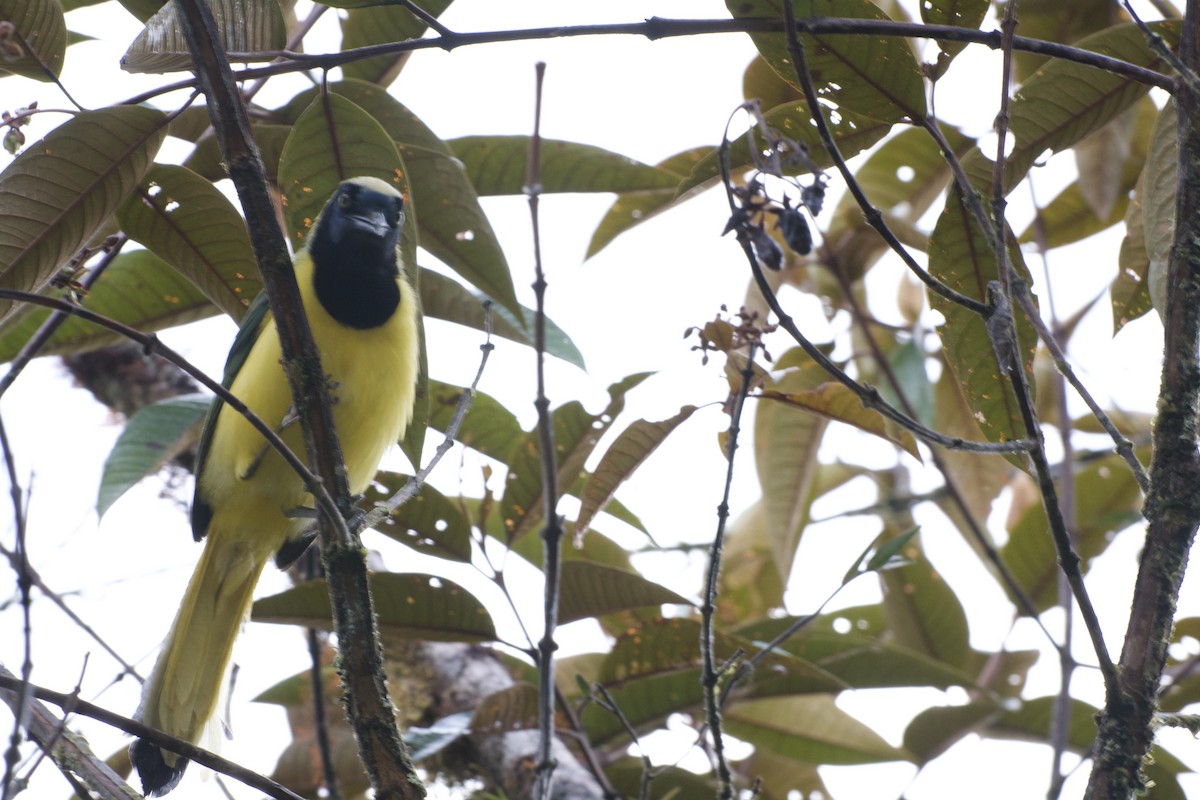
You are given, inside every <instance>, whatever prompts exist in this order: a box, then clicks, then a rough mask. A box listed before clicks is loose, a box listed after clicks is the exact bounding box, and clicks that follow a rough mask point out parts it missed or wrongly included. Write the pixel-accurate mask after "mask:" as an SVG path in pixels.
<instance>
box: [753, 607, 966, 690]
mask: <svg viewBox="0 0 1200 800" xmlns="http://www.w3.org/2000/svg"><path fill="white" fill-rule="evenodd" d="M872 612H873V613H875V612H878V613H877V616H879V617H880V618H881V619H880V620H879V622H878V624H879V626H880V627H882V626H883V621H882V616H883V614H882V611H881V610H880V609H879V608H878V607H875V608H873V609H872ZM797 619H798V618H796V617H780V618H777V619H765V620H762V621H758V622H754V623H751V624H749V625H744V626H742V627H739V628H738V629H737V631H736V633H737V635H738V636H739V637H741V638H743V639H747V640H750V641H752V642H753V643H754V645H755V646H756V647H760V646H765V645H766V643H767V642H769V641H771V640H772V639H774V638H775V637H776V636H777V635H779V634H780V633H782V632H783V631H784V630H785V629H787V628H788V627H790V626H791V625H793V624H794V623H795V622H796V621H797ZM835 621H838V623H839V625H841V626H848V628H849V630H848V631H846V632H840V631H843V630H846V629H845V628H844V627H838V628H837V631H835V630H833V629H832V628H833V625H834V622H835ZM860 624H862V625H865V623H863V622H862V620H861V616H860V615H858V614H857V613H856V612H855V610H854V609H843V610H842V611H836V612H832V613H829V614H825V615H823V616H822V617H819V618H817V619H815V620H813V621H812V622H811V623H810V624H809V625H808V626H806V627H804V628H803V629H801V630H800V631H799V632H798V633H797V634H796V635H794V636H792V637H791V638H789V639H788V640H787V641H785V642H783V644H781V645H779V646H778V649H779V650H781V651H783V652H786V653H790V654H791V655H793V656H795V657H797V658H799V659H802V660H804V661H805V662H807V663H810V664H812V665H813V666H816V667H819V668H820V669H823V670H825V671H826V672H827V673H829V674H830V675H833V676H834V677H835V678H837V679H838V680H840V681H842V682H843V683H844V684H845V685H846V686H847V687H850V688H853V689H885V688H897V687H904V686H932V687H936V688H939V689H945V688H948V687H950V686H966V687H970V686H972V685H973V684H974V682H975V681H974V677H973V676H972V675H970V674H968V672H967V671H966V670H965V669H959V668H956V667H952V666H950V665H949V664H946V663H945V662H943V661H939V660H937V659H935V658H932V657H930V656H928V655H925V654H924V653H920V652H918V651H916V650H913V649H911V648H909V647H905V646H904V645H902V644H899V643H897V642H895V641H894V640H893V639H892V638H891V636H890V635H888V634H886V633H883V632H876V631H873V630H871V628H870V627H869V626H868V627H860Z"/></svg>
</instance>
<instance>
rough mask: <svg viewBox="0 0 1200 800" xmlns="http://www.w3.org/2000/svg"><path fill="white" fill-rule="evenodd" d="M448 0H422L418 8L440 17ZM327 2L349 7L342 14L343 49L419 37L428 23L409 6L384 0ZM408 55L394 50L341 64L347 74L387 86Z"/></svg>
mask: <svg viewBox="0 0 1200 800" xmlns="http://www.w3.org/2000/svg"><path fill="white" fill-rule="evenodd" d="M450 3H451V0H424V2H422V3H421V10H423V11H425V13H427V14H429V15H431V16H433V17H439V16H441V14H442V12H443V11H445V10H446V8H447V6H449V5H450ZM330 5H333V6H336V7H340V8H349V9H350V12H349V13H348V14H346V15H345V16H343V17H342V18H341V24H342V50H343V51H345V50H351V49H353V48H356V47H369V46H371V45H375V44H391V43H393V42H403V41H407V40H409V39H420V38H421V36H422V35H423V34H424V33H425V31H426V29H427V28H428V27H429V26H428V25H426V23H425V22H424V20H422V19H420V18H419V17H417V16H415V15H414V14H413V13H412V12H411V11H409V10H408V9H406V8H402V7H400V6H399V5H395V4H391V3H387V2H384V1H383V0H338V2H334V3H331V4H330ZM366 6H375V8H366ZM408 56H409V54H408V53H396V54H395V55H390V56H377V57H375V58H368V59H365V60H362V61H352V62H350V63H349V64H344V65H343V66H342V73H343V74H344V75H345V76H346V77H347V78H357V79H359V80H364V81H370V82H372V83H378V84H381V85H384V86H386V85H387V84H389V83H391V82H392V81H393V80H395V78H396V75H397V74H398V73H399V72H400V70H401V69H402V68H403V66H404V64H405V62H406V61H407V60H408Z"/></svg>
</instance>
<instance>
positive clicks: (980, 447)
mask: <svg viewBox="0 0 1200 800" xmlns="http://www.w3.org/2000/svg"><path fill="white" fill-rule="evenodd" d="M718 154H719V161H720V165H721V178H722V182H723V184H724V186H725V193H726V196H727V198H728V200H729V206H730V208H731V209H732V210H733V211H734V212H735V213H736V212H738V211H740V209H739V208H738V207H737V204H736V201H735V199H734V194H733V185H732V182H731V179H730V175H729V158H728V154H729V138H728V137H725V139H724V140H723V141H722V143H721V147H720V148H719V151H718ZM738 244H739V245H741V247H742V251H743V252H744V253H745V255H746V260H747V263H748V264H749V265H750V271H751V273H752V274H753V275H754V282H755V284H757V286H758V289H759V291H760V292H761V293H762V296H763V299H764V300H766V302H767V306H768V308H770V309H771V313H773V314H774V315H775V317H776V319H777V320H778V323H779V327H781V328H783V329H784V330H785V331H786V332H787V333H788V334H789V335H790V336H791V337H792V339H794V340H795V341H796V343H797V344H798V345H800V349H802V350H803V351H804V352H805V354H807V355H808V357H809V358H811V359H812V360H813V361H815V362H816V363H817V365H818V366H819V367H821V369H823V370H824V371H825V372H827V373H828V374H829V376H830V377H832V378H834V379H835V380H836V381H837V382H838V383H840V384H842V385H843V386H845V387H846V388H848V389H850V390H851V391H852V392H854V393H855V394H856V395H857V396H858V398H859V400H860V401H861V402H862V404H863V406H864V407H865V408H870V409H874V410H876V411H878V412H879V413H880V414H881V415H883V416H884V417H887V418H888V419H890V420H891V421H892V422H895V423H896V424H897V425H899V426H900V427H902V428H904V429H905V430H907V431H909V432H910V433H912V434H913V435H914V436H916V437H917V438H918V439H921V440H922V441H924V442H926V443H927V444H937V445H941V446H942V447H946V448H948V449H951V450H962V451H964V452H969V453H993V454H1004V453H1021V452H1025V451H1027V450H1029V449H1030V448H1031V447H1033V442H1032V441H1030V440H1028V439H1013V440H1011V441H1007V442H976V441H971V440H968V439H963V438H961V437H958V436H946V435H945V434H942V433H938V432H937V431H935V430H932V429H931V428H928V427H926V426H925V425H923V424H921V423H920V422H918V421H917V420H915V419H913V418H912V417H910V416H908V415H907V414H905V413H904V412H902V411H900V410H899V409H897V408H895V407H894V406H892V405H891V404H890V403H888V402H887V401H885V400H884V399H883V398H882V397H881V396H880V395H879V391H878V390H877V389H875V388H874V387H871V386H866V385H864V384H861V383H859V382H858V381H856V380H854V378H851V377H850V376H849V375H848V374H847V373H846V371H845V370H843V369H842V368H841V367H839V366H838V365H837V364H835V363H833V361H831V360H830V359H829V357H828V356H826V355H825V354H824V353H823V352H821V350H820V349H819V348H817V347H816V345H814V344H813V343H812V342H810V341H809V340H808V338H807V337H806V336H805V335H804V334H803V333H801V331H800V328H799V327H797V325H796V321H795V320H794V319H792V317H791V315H790V314H788V313H787V312H786V311H784V310H783V307H782V306H781V305H780V304H779V298H778V297H776V295H775V292H774V290H773V289H772V288H771V284H770V283H769V282H768V281H767V278H766V276H765V275H764V274H763V270H762V265H760V264H759V262H758V258H757V257H756V256H755V254H754V250H753V248H752V247H751V245H750V243H749V242H748V241H747V239H746V236H745V235H744V231H743V230H741V229H739V230H738Z"/></svg>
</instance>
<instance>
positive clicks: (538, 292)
mask: <svg viewBox="0 0 1200 800" xmlns="http://www.w3.org/2000/svg"><path fill="white" fill-rule="evenodd" d="M534 74H535V83H534V112H533V114H534V116H533V136H532V137H530V140H529V164H528V171H527V172H526V176H525V194H526V196H527V197H528V198H529V216H530V220H531V223H532V226H533V269H534V280H533V293H534V296H535V297H536V298H537V305H536V311H535V315H534V337H533V338H534V354H535V358H536V370H537V398H536V399H535V400H534V407H535V408H536V409H537V416H538V421H537V432H538V451H539V454H540V456H541V464H542V499H543V502H544V510H543V512H542V514H543V518H544V519H545V521H546V522H545V525H544V526H543V528H542V541H543V543H544V547H543V551H544V552H543V556H542V571H543V572H544V573H545V577H546V587H545V595H544V600H543V606H542V610H543V617H544V620H543V622H544V627H543V630H542V638H541V639H540V640H539V641H538V648H537V656H538V659H537V662H538V664H537V666H538V735H539V740H538V763H537V765H536V767H535V770H536V779H535V781H536V782H535V784H534V793H533V796H534V797H535V798H538V800H545V798H548V797H550V789H551V786H552V784H553V779H554V767H555V763H556V762H555V760H554V750H553V744H554V687H555V683H554V651H555V650H557V649H558V643H557V642H555V641H554V633H555V630H556V628H557V627H558V596H559V588H560V587H559V579H560V575H561V567H562V537H563V528H562V519H561V518H560V517H559V516H558V510H557V509H558V466H557V463H556V462H557V459H556V458H555V451H554V420H553V418H552V417H551V415H550V400H549V398H547V397H546V373H545V360H546V273H545V271H544V270H543V269H542V238H541V227H540V223H539V217H538V200H539V198H540V197H541V194H542V183H541V182H542V139H541V135H542V133H541V132H542V83H543V81H544V79H545V75H546V65H545V63H544V62H540V61H539V62H538V63H537V64H536V65H534Z"/></svg>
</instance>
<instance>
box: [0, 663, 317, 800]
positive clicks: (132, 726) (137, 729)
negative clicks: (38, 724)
mask: <svg viewBox="0 0 1200 800" xmlns="http://www.w3.org/2000/svg"><path fill="white" fill-rule="evenodd" d="M23 685H25V684H24V683H23V681H21V679H20V678H17V677H16V676H15V675H13V674H12V673H11V672H9V671H8V670H6V669H5V668H4V667H3V665H0V696H6V698H7V697H8V696H11V695H12V694H15V693H17V692H20V691H21V690H22V686H23ZM29 691H30V694H31V695H32V696H33V697H36V698H37V699H39V700H43V701H45V702H47V703H50V704H52V705H55V706H58V707H59V708H61V709H64V710H66V711H70V712H71V713H73V714H79V715H81V716H84V717H88V718H90V719H94V720H97V721H99V722H103V723H104V724H105V725H108V726H110V727H113V728H116V729H117V730H120V731H124V732H125V733H128V734H131V735H133V736H136V737H138V738H139V739H145V740H147V741H149V742H150V743H151V744H154V745H156V746H158V747H161V748H163V749H164V750H170V751H171V752H173V753H178V754H179V755H181V756H183V757H184V758H187V759H190V760H192V761H195V762H196V763H197V764H201V765H202V766H205V767H208V768H209V769H211V770H215V771H216V772H220V773H221V774H222V775H228V776H229V777H231V778H234V779H236V780H238V781H240V782H242V783H244V784H246V785H247V786H249V787H250V788H252V789H256V790H258V791H260V792H263V793H264V794H266V795H267V796H268V797H272V798H276V800H302V798H301V797H300V796H299V795H297V794H295V793H294V792H292V791H290V790H288V789H287V788H285V787H283V786H280V785H279V784H278V783H276V782H275V781H273V780H271V779H270V778H267V777H265V776H263V775H259V774H258V773H256V772H252V771H250V770H248V769H246V768H245V767H242V766H240V765H238V764H235V763H233V762H232V761H229V760H227V759H224V758H221V757H220V756H218V755H216V754H215V753H210V752H209V751H207V750H204V749H202V748H199V747H196V746H195V745H194V744H192V743H191V742H186V741H184V740H182V739H176V738H175V737H174V736H168V735H167V734H165V733H163V732H162V731H159V730H157V729H155V728H151V727H149V726H147V725H143V724H142V723H140V722H138V721H137V720H133V719H130V718H129V717H123V716H121V715H120V714H115V713H113V712H112V711H109V710H108V709H106V708H101V707H100V706H97V705H94V704H92V703H89V702H87V701H86V700H80V699H79V698H78V697H76V696H75V695H74V694H65V693H63V692H55V691H52V690H50V689H46V688H44V687H41V686H37V685H33V684H29ZM5 702H8V700H7V699H6V700H5ZM101 763H103V762H101ZM117 782H118V783H120V780H119V779H117ZM122 785H123V784H122ZM125 789H127V790H128V793H120V796H126V797H132V798H137V797H139V796H140V795H138V794H137V793H134V792H133V790H132V789H130V788H129V787H128V786H125ZM112 796H117V793H114V794H113V795H112Z"/></svg>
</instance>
